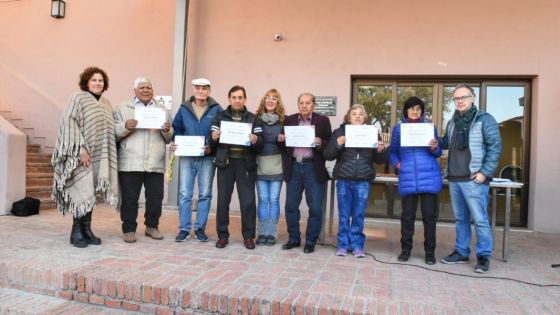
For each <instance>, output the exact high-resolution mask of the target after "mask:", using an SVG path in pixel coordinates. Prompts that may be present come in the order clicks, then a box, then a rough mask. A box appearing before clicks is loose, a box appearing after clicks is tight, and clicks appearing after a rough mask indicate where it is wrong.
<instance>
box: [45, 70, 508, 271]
mask: <svg viewBox="0 0 560 315" xmlns="http://www.w3.org/2000/svg"><path fill="white" fill-rule="evenodd" d="M79 85H80V89H81V92H78V93H76V94H74V95H72V96H71V98H70V100H69V102H68V104H67V106H66V108H65V111H64V113H63V115H62V118H61V121H60V128H59V134H58V139H57V144H56V147H55V150H54V153H53V157H52V164H53V165H54V168H55V179H54V186H53V198H54V199H55V200H56V201H57V204H58V208H59V210H60V211H62V213H63V214H65V213H67V212H70V213H71V214H72V217H73V224H72V230H71V235H70V243H72V244H73V245H74V246H76V247H87V246H88V245H98V244H100V243H101V240H100V239H99V238H98V237H96V236H95V235H94V234H93V232H92V231H91V218H92V211H93V208H94V206H95V202H96V198H97V195H98V194H100V195H102V196H103V197H104V198H105V200H106V201H107V202H108V203H110V204H111V205H113V206H114V207H115V208H117V209H119V208H120V217H121V221H122V232H123V240H124V241H125V242H127V243H134V242H135V241H136V229H137V223H136V219H137V215H138V199H139V197H140V192H141V189H142V186H144V188H145V199H146V203H145V214H144V218H145V221H144V224H145V226H146V228H145V235H146V236H148V237H151V238H153V239H156V240H161V239H163V235H162V234H161V232H160V231H159V229H158V225H159V218H160V216H161V209H162V200H163V187H164V176H163V174H164V171H165V154H166V145H167V144H170V143H172V141H173V140H174V137H176V136H202V137H204V155H203V156H181V157H179V231H178V234H177V236H176V237H175V241H177V242H184V241H187V240H188V239H189V238H190V236H191V234H193V235H194V238H195V239H196V240H197V241H200V242H206V241H208V236H207V234H206V225H207V221H208V213H209V211H210V204H211V200H212V186H213V181H214V176H215V173H217V194H218V198H217V210H216V232H217V238H218V239H217V241H216V244H215V246H216V247H217V248H224V247H226V246H227V245H228V243H229V236H230V234H229V230H228V226H229V210H230V202H231V197H232V194H233V189H234V185H235V186H236V187H237V192H238V198H239V205H240V211H241V233H242V236H243V239H244V242H243V243H244V246H245V247H246V248H247V249H254V248H255V246H256V245H268V246H272V245H274V244H276V242H277V238H278V220H279V216H280V201H279V198H280V191H281V188H282V183H283V181H285V182H286V202H285V218H286V223H287V230H288V240H287V241H286V243H284V244H283V245H282V249H284V250H290V249H293V248H297V247H300V246H301V245H302V237H301V231H300V204H301V201H302V197H303V194H304V193H305V199H306V202H307V206H308V208H309V212H308V214H309V215H308V219H307V227H306V231H305V243H304V246H303V252H304V253H312V252H314V250H315V245H316V243H317V240H318V238H319V234H320V231H321V225H322V215H323V212H322V205H323V201H324V198H325V187H326V185H325V184H326V182H327V181H328V180H329V178H330V176H329V174H328V172H327V169H326V167H325V163H326V160H331V161H332V160H335V161H336V162H335V166H334V169H333V172H332V176H333V177H334V178H335V179H336V189H337V198H338V213H339V228H338V235H337V243H338V249H337V251H336V255H338V256H347V255H348V253H352V254H353V255H354V256H355V257H358V258H361V257H364V256H365V252H364V250H365V241H366V236H365V234H364V219H365V212H366V208H367V204H368V199H369V193H370V185H371V182H372V180H373V179H374V178H375V175H376V174H375V168H374V166H373V164H374V163H379V164H383V163H385V162H386V161H387V159H388V160H389V162H390V163H391V165H392V166H393V168H394V169H395V170H396V171H398V174H399V185H398V187H399V193H400V195H401V196H402V207H403V211H402V215H401V248H402V252H401V253H400V255H399V256H398V260H399V261H401V262H405V261H407V260H408V259H409V257H410V256H411V251H412V244H413V241H412V239H413V234H414V222H415V218H416V208H417V203H418V200H420V205H421V211H422V220H423V223H424V238H425V242H424V251H425V262H426V263H427V264H430V265H431V264H435V262H436V259H435V248H436V220H437V217H438V194H439V192H440V191H441V188H442V178H441V173H440V168H439V163H438V162H437V158H438V157H439V156H441V154H442V150H443V149H448V150H449V157H448V167H447V168H448V169H447V173H448V180H449V190H450V194H451V199H452V204H453V209H454V213H455V217H456V221H457V223H456V229H457V239H456V244H455V250H454V251H453V253H452V254H451V255H449V256H447V257H445V258H443V259H442V260H441V261H442V262H443V263H447V264H455V263H467V262H468V261H469V254H470V251H469V244H470V239H471V226H470V224H471V221H473V222H474V224H475V228H476V233H477V245H476V255H477V265H476V267H475V271H477V272H487V271H488V270H489V258H490V256H491V252H492V236H491V232H490V226H489V222H488V215H487V210H486V209H487V204H488V183H489V181H490V180H491V177H492V175H493V174H494V172H495V170H496V167H497V162H498V158H499V155H500V153H501V138H500V134H499V129H498V126H497V123H496V121H495V119H494V118H493V117H492V116H491V115H489V114H487V113H483V112H481V111H479V110H478V109H477V108H476V106H475V105H474V104H473V102H474V98H475V94H474V91H473V90H472V88H470V87H469V86H467V85H459V86H457V87H456V88H455V90H454V96H453V100H454V102H455V105H456V111H455V114H454V116H453V119H452V120H451V121H450V122H449V124H448V126H447V128H446V130H445V135H444V136H443V138H442V139H440V138H439V136H438V132H437V129H436V128H435V127H434V138H433V139H432V140H431V141H430V143H429V144H427V145H426V146H418V147H409V146H402V145H401V136H400V135H401V126H403V124H410V123H422V122H426V118H425V115H424V111H425V104H424V102H423V101H422V100H421V99H419V98H417V97H411V98H409V99H408V100H406V102H405V104H404V108H403V118H402V121H401V122H400V123H399V124H397V125H396V126H395V127H394V128H393V132H392V138H391V143H390V146H389V148H386V144H385V143H384V142H383V141H376V144H375V145H374V147H372V148H355V147H346V146H345V143H346V141H347V139H346V136H345V130H346V126H348V125H363V124H367V122H368V121H369V120H368V114H367V111H366V109H365V107H364V106H363V105H361V104H355V105H352V106H351V107H350V108H349V109H348V112H347V113H346V115H345V116H344V122H343V124H342V125H341V126H340V128H338V129H336V130H334V132H332V129H331V124H330V121H329V119H328V117H326V116H323V115H320V114H318V113H315V112H314V109H315V97H314V96H313V95H312V94H310V93H302V94H300V95H299V97H298V100H297V102H298V103H297V105H298V112H297V113H295V114H292V115H289V116H287V115H286V113H285V107H284V103H283V101H282V97H281V95H280V93H279V91H278V90H276V89H271V90H268V91H267V92H266V93H265V95H264V96H263V97H262V98H261V100H260V102H259V106H258V109H257V110H256V112H255V113H252V112H250V111H249V110H248V108H247V106H246V102H247V95H246V91H245V88H244V87H242V86H238V85H236V86H233V87H232V88H231V89H230V90H229V92H228V102H229V104H228V106H227V107H226V108H222V106H221V105H220V104H219V103H218V102H217V101H216V100H215V99H213V98H212V97H210V92H211V82H210V81H209V80H208V79H205V78H199V79H194V80H193V81H192V85H193V95H192V96H191V97H190V98H188V99H187V101H186V102H184V103H183V104H181V106H180V108H179V109H178V111H177V113H176V115H175V117H174V119H173V120H172V122H171V118H170V117H167V119H166V122H165V123H164V124H163V125H162V126H161V128H159V129H146V128H137V124H138V121H137V120H136V119H135V110H136V109H138V108H142V107H154V108H161V109H162V110H165V108H164V107H163V105H161V104H158V103H157V102H156V101H155V100H154V98H153V88H152V83H151V82H150V80H149V79H148V78H145V77H140V78H138V79H136V80H135V82H134V92H135V96H134V97H133V98H132V99H130V100H128V101H126V102H124V103H122V104H121V105H119V106H117V108H116V110H115V111H114V112H113V108H112V106H111V104H110V102H109V101H108V100H107V99H106V98H104V97H103V96H102V94H103V92H104V91H106V90H107V88H108V87H109V78H108V77H107V74H106V73H105V72H104V71H103V70H101V69H99V68H97V67H89V68H86V69H85V70H84V72H83V73H82V74H81V75H80V82H79ZM166 115H167V114H166ZM222 122H242V123H246V124H249V125H250V126H251V132H250V134H249V135H248V139H247V143H246V144H245V145H238V144H229V143H226V142H227V141H220V137H221V136H222V130H221V128H222ZM287 126H313V128H314V130H315V131H314V132H315V138H314V142H313V145H312V146H311V147H293V146H287V145H286V135H285V127H287ZM176 148H177V146H176V145H175V144H173V143H172V145H171V149H172V150H175V149H176ZM216 168H217V171H216ZM195 180H196V181H197V182H198V187H197V192H198V196H197V198H196V199H197V203H196V210H197V212H196V221H195V222H194V226H193V221H192V208H193V198H194V188H195V187H194V185H195ZM255 188H256V191H257V194H256V195H255ZM257 200H258V203H257ZM257 218H258V230H257Z"/></svg>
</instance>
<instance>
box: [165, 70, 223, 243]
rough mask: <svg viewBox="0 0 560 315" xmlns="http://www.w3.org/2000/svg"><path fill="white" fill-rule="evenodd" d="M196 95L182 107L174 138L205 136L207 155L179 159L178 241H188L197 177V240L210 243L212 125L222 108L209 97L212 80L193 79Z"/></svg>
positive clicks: (176, 122) (174, 123) (176, 121)
mask: <svg viewBox="0 0 560 315" xmlns="http://www.w3.org/2000/svg"><path fill="white" fill-rule="evenodd" d="M192 84H193V86H194V87H193V96H191V97H190V98H189V99H188V100H187V101H186V102H185V103H183V104H181V107H180V108H179V111H177V114H176V115H175V119H174V120H173V129H174V130H175V136H203V137H204V144H205V146H204V156H200V157H196V156H182V157H180V159H179V234H178V235H177V237H176V238H175V241H177V242H184V241H186V240H188V239H189V237H190V235H191V228H192V219H191V216H192V213H191V211H192V210H191V208H192V198H193V189H194V180H195V178H196V177H198V206H197V213H196V223H195V225H194V235H195V239H196V240H198V241H200V242H206V241H208V237H207V236H206V233H205V230H206V222H207V221H208V212H209V210H210V203H211V201H212V182H213V180H214V173H215V170H216V168H215V166H214V163H213V160H214V153H213V152H212V150H211V149H210V132H211V127H212V122H213V121H214V119H215V118H216V115H217V114H218V113H219V112H221V111H222V107H221V106H220V104H218V102H216V101H215V100H214V99H213V98H211V97H210V96H209V95H210V81H209V80H208V79H204V78H200V79H194V80H192Z"/></svg>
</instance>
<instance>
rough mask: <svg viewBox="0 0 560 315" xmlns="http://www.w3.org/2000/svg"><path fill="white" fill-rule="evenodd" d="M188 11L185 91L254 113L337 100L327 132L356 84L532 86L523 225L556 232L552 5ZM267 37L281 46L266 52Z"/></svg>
mask: <svg viewBox="0 0 560 315" xmlns="http://www.w3.org/2000/svg"><path fill="white" fill-rule="evenodd" d="M190 9H191V11H190V14H189V50H188V52H189V53H188V58H187V59H188V68H187V69H188V73H187V78H188V79H190V78H192V77H193V76H206V77H208V78H210V79H211V80H212V81H213V82H214V86H213V88H212V94H213V96H215V97H216V98H217V99H218V100H219V101H221V102H222V104H227V103H226V94H227V90H228V89H229V87H231V86H232V85H234V84H241V85H244V86H245V87H246V88H247V92H248V100H249V108H250V109H253V110H254V109H255V108H256V103H257V101H258V99H259V97H260V96H261V95H262V94H263V93H264V92H265V91H266V90H267V89H269V88H271V87H276V88H278V89H279V90H280V91H281V92H282V94H283V97H284V101H285V103H286V104H287V105H288V112H290V113H293V112H295V111H296V98H297V95H298V94H299V93H301V92H303V91H310V92H312V93H315V94H316V95H335V96H337V97H338V104H339V105H338V106H339V110H338V115H337V117H336V118H332V117H331V123H332V125H333V126H337V125H338V123H339V122H340V121H341V120H342V116H343V112H344V109H345V108H346V106H348V105H349V102H350V93H351V81H350V76H351V75H355V74H366V75H453V76H455V75H535V76H537V79H535V82H534V83H535V84H534V86H533V88H534V90H533V97H532V102H533V110H532V136H531V142H532V147H531V182H530V184H531V189H530V200H529V225H530V227H531V228H534V229H535V230H538V231H556V232H560V224H559V222H560V212H559V211H557V205H558V204H560V194H558V193H557V190H558V189H557V188H555V186H556V185H555V183H556V181H557V179H558V178H560V167H559V166H558V165H557V163H555V160H556V159H557V158H558V156H559V154H558V152H559V149H558V146H557V145H554V143H555V142H556V141H557V140H556V139H558V138H559V136H560V131H559V129H558V128H555V123H556V120H557V119H556V118H555V117H556V116H557V115H555V114H556V112H557V111H556V109H555V107H554V105H553V104H555V101H556V98H557V94H558V92H557V91H558V88H557V86H558V82H560V62H559V61H558V58H557V56H558V55H560V19H558V12H560V3H559V2H557V1H551V0H536V1H531V2H524V1H513V2H512V1H506V0H499V1H484V0H473V1H464V2H457V1H448V0H427V1H369V0H350V1H336V0H322V1H311V0H303V1H301V0H299V1H296V0H293V1H259V0H238V1H223V0H204V1H202V0H195V1H191V7H190ZM275 33H282V34H283V36H284V40H282V41H274V38H273V36H274V34H275Z"/></svg>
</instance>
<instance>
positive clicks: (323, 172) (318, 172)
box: [280, 113, 332, 183]
mask: <svg viewBox="0 0 560 315" xmlns="http://www.w3.org/2000/svg"><path fill="white" fill-rule="evenodd" d="M298 117H299V114H293V115H290V116H288V117H286V119H285V120H284V126H297V125H298V124H299V121H298ZM311 124H312V125H314V126H315V137H319V138H321V140H322V144H321V146H320V147H314V148H313V169H314V170H315V178H316V179H317V181H319V182H320V183H326V182H327V181H328V180H329V173H328V172H327V169H326V168H325V158H324V157H323V148H324V147H325V143H327V142H328V141H329V138H330V137H331V133H332V130H331V122H330V121H329V118H328V117H327V116H323V115H319V114H317V113H313V114H312V115H311ZM282 133H284V131H283V130H282ZM280 149H281V150H282V151H283V153H282V160H283V163H284V180H285V181H286V183H287V182H289V181H290V179H291V178H292V156H293V153H294V148H292V147H286V142H281V143H280Z"/></svg>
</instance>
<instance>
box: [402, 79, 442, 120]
mask: <svg viewBox="0 0 560 315" xmlns="http://www.w3.org/2000/svg"><path fill="white" fill-rule="evenodd" d="M397 96H398V97H397V100H398V101H397V103H398V105H397V123H398V122H399V121H401V119H402V117H403V113H402V110H403V107H404V102H405V101H406V100H407V99H408V98H409V97H412V96H416V97H418V98H419V99H421V100H422V101H424V103H425V104H426V106H425V107H424V116H425V117H426V118H427V119H428V120H430V121H431V120H432V117H433V114H432V109H433V104H434V87H433V86H404V85H399V87H398V88H397Z"/></svg>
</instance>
